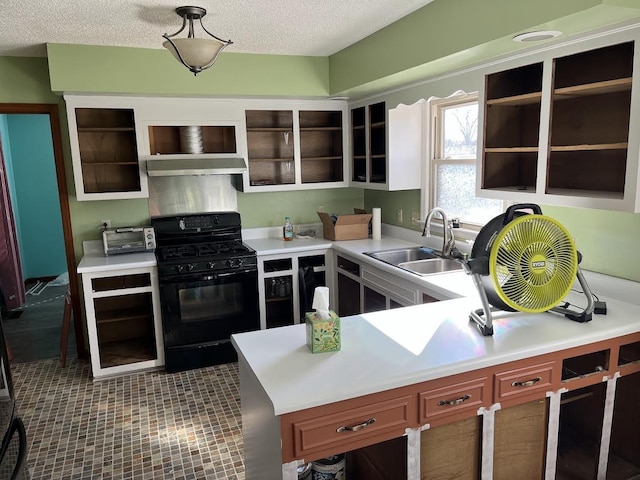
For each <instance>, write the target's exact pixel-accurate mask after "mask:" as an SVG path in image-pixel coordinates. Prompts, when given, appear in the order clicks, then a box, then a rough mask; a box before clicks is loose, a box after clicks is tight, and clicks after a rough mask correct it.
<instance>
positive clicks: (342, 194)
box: [238, 188, 364, 228]
mask: <svg viewBox="0 0 640 480" xmlns="http://www.w3.org/2000/svg"><path fill="white" fill-rule="evenodd" d="M363 195H364V191H363V190H362V189H359V188H336V189H328V190H309V191H307V192H280V193H244V194H243V193H238V210H239V211H240V213H241V215H242V226H243V227H245V228H247V227H248V228H250V227H273V226H278V225H282V224H283V223H284V217H285V216H288V217H290V218H291V222H292V223H293V224H294V225H295V224H301V223H319V222H320V219H319V218H318V215H317V213H316V212H317V210H318V207H319V206H323V207H324V210H325V211H326V212H327V213H338V214H344V213H353V208H354V207H356V208H362V206H363V203H362V199H363Z"/></svg>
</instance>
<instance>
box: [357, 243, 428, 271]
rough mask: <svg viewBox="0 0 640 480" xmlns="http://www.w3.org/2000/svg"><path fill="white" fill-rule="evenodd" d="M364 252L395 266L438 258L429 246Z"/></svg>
mask: <svg viewBox="0 0 640 480" xmlns="http://www.w3.org/2000/svg"><path fill="white" fill-rule="evenodd" d="M364 254H365V255H368V256H370V257H372V258H375V259H377V260H380V261H382V262H386V263H390V264H391V265H395V266H398V265H400V264H401V263H408V262H415V261H417V260H430V259H435V260H437V259H439V258H440V257H438V255H436V254H435V253H434V252H433V251H432V250H431V249H430V248H425V247H408V248H396V249H393V250H379V251H376V252H364Z"/></svg>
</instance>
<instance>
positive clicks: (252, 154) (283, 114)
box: [245, 110, 344, 186]
mask: <svg viewBox="0 0 640 480" xmlns="http://www.w3.org/2000/svg"><path fill="white" fill-rule="evenodd" d="M298 115H299V118H298V120H299V126H300V138H299V144H297V141H298V140H297V139H296V138H295V135H294V128H293V124H294V122H293V120H294V118H293V116H294V112H293V111H290V110H247V111H246V112H245V117H246V125H247V148H248V157H249V182H250V184H251V185H252V186H261V185H288V184H294V183H296V171H295V168H296V165H295V151H296V149H298V148H299V149H300V162H301V163H300V175H301V182H302V183H303V184H310V183H322V182H341V181H343V180H344V178H343V177H344V174H343V171H344V169H343V165H344V153H343V141H342V136H343V133H342V132H343V125H342V111H320V110H301V111H300V112H299V113H298Z"/></svg>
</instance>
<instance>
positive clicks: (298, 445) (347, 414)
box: [291, 395, 415, 459]
mask: <svg viewBox="0 0 640 480" xmlns="http://www.w3.org/2000/svg"><path fill="white" fill-rule="evenodd" d="M370 419H375V421H374V422H373V423H371V424H369V425H366V426H364V427H362V428H360V429H357V430H356V431H349V430H342V431H339V430H341V427H354V426H356V425H362V424H364V423H365V422H367V421H370ZM413 422H415V396H413V395H406V396H402V397H397V398H393V399H390V400H387V401H382V402H376V403H372V404H369V405H363V406H361V407H357V408H353V409H350V410H345V411H343V412H338V413H335V414H332V415H323V416H320V417H316V418H311V419H308V420H301V421H297V422H293V424H292V425H291V428H292V429H293V453H294V456H295V457H296V458H305V459H311V458H312V457H313V456H314V455H315V454H318V453H321V452H329V451H330V452H334V453H339V452H346V451H349V450H353V449H355V448H360V447H363V446H366V445H372V444H374V443H378V442H379V441H382V440H386V439H390V438H394V437H399V436H401V435H403V434H404V432H405V429H406V428H408V427H410V426H411V424H412V423H413ZM321 455H322V456H325V455H324V453H321Z"/></svg>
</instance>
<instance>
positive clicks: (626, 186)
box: [477, 35, 640, 212]
mask: <svg viewBox="0 0 640 480" xmlns="http://www.w3.org/2000/svg"><path fill="white" fill-rule="evenodd" d="M616 38H617V39H618V41H617V42H614V41H612V40H611V39H607V40H598V41H595V40H594V41H591V42H588V43H587V44H586V45H588V47H587V46H585V44H580V45H573V46H567V47H563V48H561V49H557V50H553V51H550V52H547V53H545V54H541V55H540V61H537V62H535V63H530V64H527V65H518V66H515V67H514V68H511V69H508V70H502V71H497V72H492V73H489V74H487V75H486V77H485V89H484V92H482V95H481V100H480V105H481V108H482V114H481V115H480V116H479V120H480V125H479V128H480V129H481V131H482V145H481V148H479V160H478V171H479V172H480V174H479V175H478V180H477V190H478V195H479V196H483V197H491V198H500V199H505V200H510V201H516V200H517V201H534V202H536V203H545V204H550V205H566V206H578V207H588V208H601V209H609V210H622V211H631V212H634V211H635V212H637V211H640V195H639V185H638V184H639V180H638V163H639V153H638V152H639V149H638V146H639V145H640V139H639V138H638V135H637V134H636V130H637V125H639V123H638V122H639V121H640V117H639V116H638V113H637V110H638V108H637V106H638V98H639V95H640V90H639V87H638V86H637V85H636V84H637V83H638V82H634V81H633V77H634V72H636V73H637V72H638V71H639V70H638V69H639V68H640V66H639V65H640V55H639V54H638V52H637V45H636V42H635V41H634V39H633V38H632V36H629V35H618V36H617V37H616ZM605 42H606V43H605Z"/></svg>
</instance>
